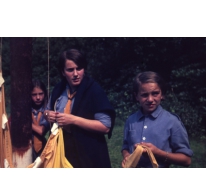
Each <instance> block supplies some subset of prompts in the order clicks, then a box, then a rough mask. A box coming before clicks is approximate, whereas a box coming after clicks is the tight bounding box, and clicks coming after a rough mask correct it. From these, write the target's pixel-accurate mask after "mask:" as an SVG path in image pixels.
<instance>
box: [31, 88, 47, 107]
mask: <svg viewBox="0 0 206 180" xmlns="http://www.w3.org/2000/svg"><path fill="white" fill-rule="evenodd" d="M44 96H45V94H44V91H43V90H42V89H41V88H39V87H35V88H34V89H33V91H32V92H31V98H32V101H33V102H34V104H35V105H37V106H40V105H42V104H43V102H44Z"/></svg>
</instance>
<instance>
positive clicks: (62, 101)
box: [44, 49, 115, 168]
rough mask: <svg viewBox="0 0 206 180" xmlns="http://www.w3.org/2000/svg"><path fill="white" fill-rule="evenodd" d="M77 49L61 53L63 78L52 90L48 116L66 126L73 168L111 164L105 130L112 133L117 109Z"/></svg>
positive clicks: (67, 151)
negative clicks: (92, 75)
mask: <svg viewBox="0 0 206 180" xmlns="http://www.w3.org/2000/svg"><path fill="white" fill-rule="evenodd" d="M86 67H87V62H86V60H85V57H84V56H83V54H82V53H81V52H80V51H79V50H76V49H69V50H67V51H64V52H63V53H61V55H60V58H59V71H60V74H61V76H62V81H61V82H60V83H59V84H57V85H56V86H55V87H54V89H53V92H52V95H51V98H50V101H49V104H48V110H47V111H45V113H44V115H45V118H46V119H47V120H48V121H49V122H52V123H53V122H58V125H59V126H61V127H62V128H63V136H64V147H65V156H66V158H67V159H68V161H69V162H70V163H71V164H72V166H73V167H74V168H89V167H91V168H100V167H105V168H106V167H111V163H110V159H109V153H108V148H107V143H106V139H105V136H104V135H105V134H108V137H109V138H110V137H111V133H112V129H113V126H114V119H115V111H114V109H113V107H112V106H111V105H110V103H109V101H108V98H107V96H106V94H105V93H104V91H103V90H102V88H101V87H100V86H99V85H98V84H97V83H96V82H95V81H94V80H93V79H92V78H90V77H88V76H87V75H86V74H85V71H86Z"/></svg>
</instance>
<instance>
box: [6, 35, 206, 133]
mask: <svg viewBox="0 0 206 180" xmlns="http://www.w3.org/2000/svg"><path fill="white" fill-rule="evenodd" d="M48 40H49V56H48ZM70 47H74V48H78V49H80V50H83V51H84V52H85V54H86V57H87V61H88V69H87V74H89V75H90V76H92V77H93V78H94V79H95V80H96V81H97V82H98V83H99V84H100V85H101V86H102V87H103V89H104V90H105V92H106V93H107V95H108V97H109V100H110V101H111V103H112V105H113V106H114V108H115V110H116V113H117V120H116V123H117V124H119V123H121V122H124V121H125V120H126V119H127V117H128V116H129V115H130V114H131V113H133V112H134V111H136V110H137V109H138V105H137V104H136V103H135V102H134V101H133V100H132V80H133V78H134V76H135V75H136V74H137V73H138V72H141V71H156V72H158V73H159V74H161V75H162V76H163V77H164V79H165V80H166V81H167V83H168V87H169V88H168V94H167V98H166V100H165V102H163V105H164V107H165V108H166V109H168V110H171V111H172V112H175V113H177V114H178V115H179V116H180V117H181V119H182V121H183V122H184V124H185V126H186V128H187V130H188V132H189V134H191V135H192V134H203V135H204V134H205V129H206V97H205V94H206V84H205V83H204V78H205V77H206V62H205V58H206V51H205V49H206V39H205V38H181V37H180V38H159V37H155V38H147V37H141V38H132V37H98V38H95V37H87V38H84V37H77V38H76V37H51V38H46V37H34V38H33V57H32V74H33V77H35V78H40V79H41V80H42V81H43V82H44V83H45V84H46V85H48V88H49V90H50V91H51V90H52V89H53V87H54V85H55V84H56V83H57V82H58V81H59V79H60V76H59V72H58V70H57V64H58V56H59V53H60V52H61V51H63V50H65V49H67V48H70ZM10 53H11V52H10V38H3V55H2V60H3V76H4V79H5V89H6V96H7V98H6V103H7V111H9V109H10V108H9V106H10V100H9V98H10ZM48 57H49V60H48ZM48 63H49V66H48ZM48 71H49V72H48ZM48 74H49V81H48Z"/></svg>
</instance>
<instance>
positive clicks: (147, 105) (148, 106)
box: [135, 83, 163, 114]
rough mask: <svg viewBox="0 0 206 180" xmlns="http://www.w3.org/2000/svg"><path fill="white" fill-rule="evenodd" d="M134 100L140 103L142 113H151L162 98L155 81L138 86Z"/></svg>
mask: <svg viewBox="0 0 206 180" xmlns="http://www.w3.org/2000/svg"><path fill="white" fill-rule="evenodd" d="M135 97H136V100H137V101H138V102H139V103H140V105H141V107H142V109H143V113H144V114H151V113H152V112H153V111H154V110H156V108H157V106H158V105H159V104H160V103H161V100H162V98H163V96H162V91H161V89H160V87H159V86H158V84H157V83H144V84H142V85H141V86H140V88H139V92H138V94H136V95H135Z"/></svg>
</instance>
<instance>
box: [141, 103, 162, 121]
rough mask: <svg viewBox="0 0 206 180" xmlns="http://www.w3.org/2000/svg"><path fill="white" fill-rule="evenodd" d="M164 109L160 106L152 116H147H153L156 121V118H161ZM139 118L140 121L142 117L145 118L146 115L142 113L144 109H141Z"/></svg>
mask: <svg viewBox="0 0 206 180" xmlns="http://www.w3.org/2000/svg"><path fill="white" fill-rule="evenodd" d="M162 109H163V108H162V106H161V105H159V106H158V107H157V109H155V110H154V111H153V112H152V113H151V114H149V115H146V116H151V117H153V118H154V119H156V118H157V117H158V116H159V114H160V113H161V111H162ZM138 117H139V119H141V118H142V117H145V115H144V114H143V113H142V108H141V109H140V111H139V112H138Z"/></svg>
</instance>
